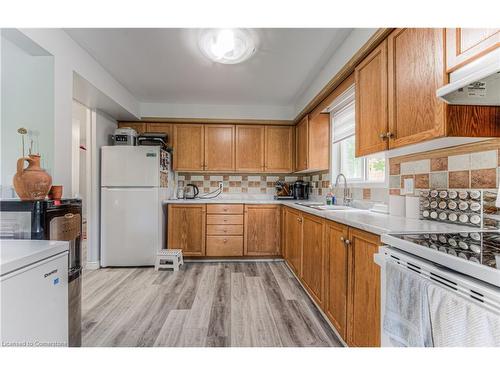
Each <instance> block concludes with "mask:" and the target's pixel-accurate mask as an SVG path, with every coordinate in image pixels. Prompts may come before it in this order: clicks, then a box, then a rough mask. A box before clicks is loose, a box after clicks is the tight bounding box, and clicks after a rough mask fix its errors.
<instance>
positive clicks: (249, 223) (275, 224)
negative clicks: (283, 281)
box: [244, 204, 281, 256]
mask: <svg viewBox="0 0 500 375" xmlns="http://www.w3.org/2000/svg"><path fill="white" fill-rule="evenodd" d="M244 222H245V235H244V238H245V246H244V254H245V255H248V256H273V255H279V254H280V252H281V207H280V206H279V205H267V204H256V205H245V219H244Z"/></svg>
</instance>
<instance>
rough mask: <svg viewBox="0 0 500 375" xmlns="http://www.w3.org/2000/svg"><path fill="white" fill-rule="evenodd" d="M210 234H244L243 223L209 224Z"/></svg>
mask: <svg viewBox="0 0 500 375" xmlns="http://www.w3.org/2000/svg"><path fill="white" fill-rule="evenodd" d="M207 234H208V235H222V236H235V235H237V236H242V235H243V225H219V224H217V225H207Z"/></svg>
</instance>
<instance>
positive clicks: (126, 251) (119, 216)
mask: <svg viewBox="0 0 500 375" xmlns="http://www.w3.org/2000/svg"><path fill="white" fill-rule="evenodd" d="M116 147H119V146H116ZM159 205H160V202H159V199H158V188H103V189H102V191H101V266H103V267H109V266H111V267H113V266H117V267H119V266H150V265H153V264H154V259H155V254H156V252H157V251H158V250H160V244H159V242H160V241H159V240H158V239H159V233H158V230H159V227H158V221H159V220H160V218H159V217H158V214H159V211H158V206H159Z"/></svg>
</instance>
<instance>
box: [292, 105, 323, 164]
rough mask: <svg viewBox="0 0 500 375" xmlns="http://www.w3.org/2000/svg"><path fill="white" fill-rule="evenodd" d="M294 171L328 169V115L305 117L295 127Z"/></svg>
mask: <svg viewBox="0 0 500 375" xmlns="http://www.w3.org/2000/svg"><path fill="white" fill-rule="evenodd" d="M295 138H296V151H295V170H296V171H297V172H302V171H321V170H326V169H328V168H329V160H330V151H329V150H330V148H329V145H330V141H329V138H330V115H329V114H327V113H320V114H319V115H317V116H315V117H313V118H311V117H310V116H309V115H306V116H305V117H304V118H303V119H302V120H301V121H300V122H299V123H298V124H297V126H296V129H295Z"/></svg>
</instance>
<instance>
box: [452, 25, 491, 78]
mask: <svg viewBox="0 0 500 375" xmlns="http://www.w3.org/2000/svg"><path fill="white" fill-rule="evenodd" d="M499 47H500V29H461V28H456V29H446V71H447V72H448V73H450V72H452V71H454V70H456V69H458V68H460V67H462V66H464V65H465V64H468V63H470V62H471V61H474V60H475V59H477V58H479V57H481V56H483V55H485V54H486V53H488V52H490V51H493V50H494V49H496V48H499Z"/></svg>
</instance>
